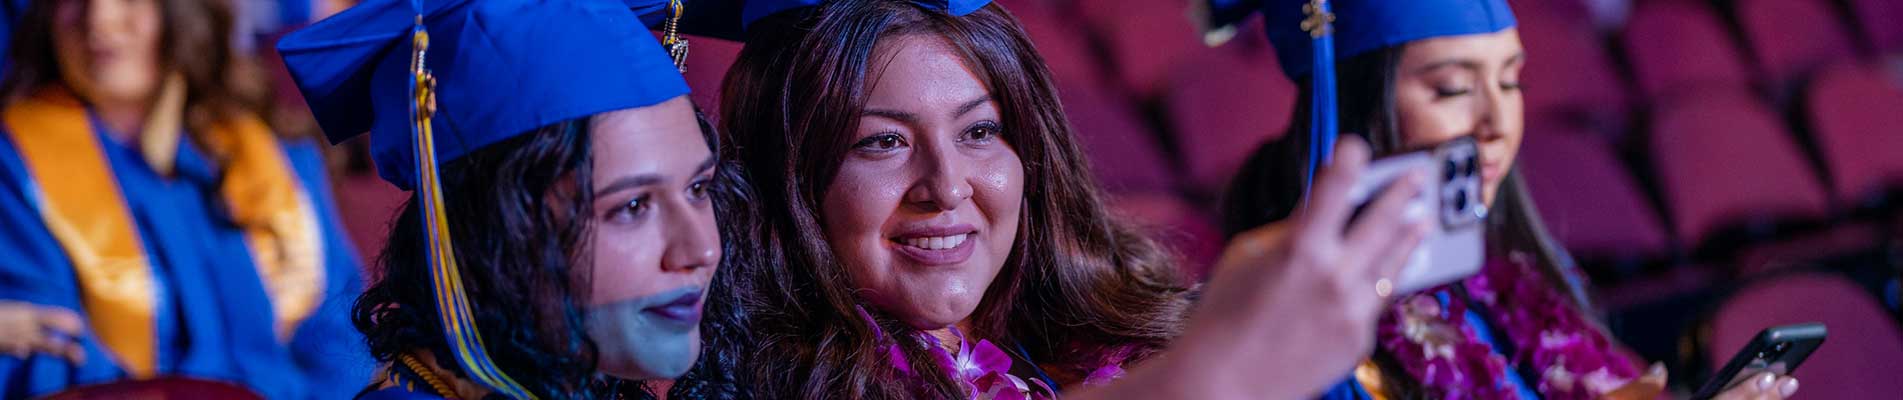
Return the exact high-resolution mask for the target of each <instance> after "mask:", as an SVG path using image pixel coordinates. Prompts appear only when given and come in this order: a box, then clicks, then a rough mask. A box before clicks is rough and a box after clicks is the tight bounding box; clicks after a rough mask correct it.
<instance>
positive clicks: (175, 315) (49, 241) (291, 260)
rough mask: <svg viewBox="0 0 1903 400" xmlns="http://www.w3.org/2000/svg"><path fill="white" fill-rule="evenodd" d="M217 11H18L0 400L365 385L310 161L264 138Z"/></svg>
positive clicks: (323, 394) (189, 3)
mask: <svg viewBox="0 0 1903 400" xmlns="http://www.w3.org/2000/svg"><path fill="white" fill-rule="evenodd" d="M232 20H233V16H232V12H231V8H230V4H228V3H227V2H225V1H200V0H88V1H35V2H33V3H32V4H31V5H30V6H29V7H27V8H26V9H25V13H24V14H23V18H22V20H21V21H20V22H19V24H18V25H17V26H15V27H14V28H15V30H14V32H13V39H14V40H15V41H14V43H13V46H12V47H11V49H10V50H11V51H12V53H11V54H10V57H9V60H10V63H11V65H10V66H9V70H8V72H7V76H6V79H5V84H4V88H3V90H4V95H5V96H6V98H5V106H4V111H0V112H3V113H4V131H5V134H4V135H0V216H4V217H0V219H3V220H5V221H8V223H7V224H6V226H5V227H4V228H0V254H4V256H3V257H0V258H5V259H6V261H4V262H0V299H4V300H5V301H6V302H5V303H0V305H3V306H4V308H0V310H4V311H3V313H4V314H5V315H6V317H4V318H5V320H6V321H9V322H8V323H6V326H7V329H8V332H7V334H6V335H4V336H5V338H4V339H0V340H4V341H6V342H8V345H7V346H6V347H9V350H12V351H11V352H10V353H11V354H9V355H6V356H0V397H7V398H18V397H31V396H40V395H45V394H48V393H51V392H55V391H60V390H62V389H65V388H67V387H69V386H76V385H88V384H96V383H104V382H111V381H121V380H142V379H147V378H153V377H159V376H182V377H190V378H200V379H210V380H219V381H226V382H233V383H237V384H239V385H241V386H244V387H246V388H248V389H250V390H252V391H255V392H257V393H260V394H263V395H265V396H268V397H271V398H336V397H340V396H343V395H346V394H348V393H349V392H350V389H349V388H350V387H352V386H356V385H357V384H359V383H361V382H363V381H364V380H366V379H368V378H369V373H370V362H369V361H370V360H369V358H368V357H365V356H364V351H363V350H362V347H361V346H362V341H361V340H360V336H358V335H356V334H354V333H353V332H352V331H351V329H350V324H349V319H348V314H347V311H348V310H347V307H348V305H349V304H350V300H351V299H352V298H353V297H354V295H355V294H356V293H357V291H358V290H360V287H361V285H362V283H361V279H360V278H359V265H358V261H357V260H358V258H357V257H356V255H355V254H354V251H353V250H352V249H351V248H350V246H349V244H348V243H349V241H348V240H346V239H345V237H344V235H343V233H342V232H343V230H342V228H341V227H340V226H338V224H337V221H336V216H335V210H334V209H333V206H332V204H331V203H330V194H329V193H328V187H329V186H328V184H327V183H326V178H325V176H324V173H323V171H324V168H323V167H324V163H323V160H322V159H321V158H320V157H319V153H318V151H319V149H318V148H317V147H315V146H313V145H312V144H311V143H308V142H304V141H294V140H285V139H282V138H280V137H278V136H277V135H276V134H274V133H273V132H272V130H271V128H270V127H269V126H267V125H266V124H265V123H264V121H265V118H263V117H262V114H263V113H264V109H263V108H262V107H261V104H263V102H262V93H261V91H260V90H259V86H257V85H255V84H254V82H253V81H251V80H250V79H249V78H250V77H251V75H250V74H249V72H250V71H249V69H248V68H249V67H248V66H247V65H246V63H245V62H244V61H245V56H244V55H243V54H241V53H239V52H237V51H235V50H234V49H233V46H232V43H231V38H232V31H231V30H232Z"/></svg>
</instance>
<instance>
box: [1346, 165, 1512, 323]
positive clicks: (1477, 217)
mask: <svg viewBox="0 0 1903 400" xmlns="http://www.w3.org/2000/svg"><path fill="white" fill-rule="evenodd" d="M1417 169H1424V170H1429V171H1431V172H1432V176H1433V179H1432V180H1430V181H1429V183H1428V185H1427V187H1425V188H1423V189H1422V190H1421V192H1420V193H1421V194H1420V195H1419V196H1418V197H1415V198H1414V199H1413V201H1411V202H1410V203H1409V204H1408V210H1407V212H1409V213H1432V214H1433V217H1434V218H1437V220H1438V223H1437V224H1435V225H1434V229H1433V230H1431V231H1430V232H1429V233H1428V234H1427V236H1426V237H1425V238H1423V239H1422V240H1421V244H1420V247H1416V248H1415V249H1414V253H1413V254H1412V255H1410V256H1409V258H1408V262H1407V265H1406V266H1404V267H1401V274H1400V275H1399V276H1398V277H1397V278H1396V279H1395V281H1394V294H1396V295H1400V294H1407V293H1412V292H1415V291H1419V290H1422V289H1426V288H1430V287H1434V286H1439V285H1443V284H1447V283H1450V282H1454V281H1457V280H1460V279H1462V278H1466V277H1468V276H1472V275H1473V274H1475V273H1477V272H1480V267H1481V266H1482V265H1484V263H1485V262H1486V232H1485V225H1486V224H1485V222H1486V219H1487V206H1486V205H1485V204H1484V203H1482V201H1481V199H1482V196H1481V192H1480V191H1481V190H1482V185H1481V180H1480V148H1479V147H1478V146H1477V145H1476V144H1475V143H1474V140H1473V138H1471V137H1460V138H1457V139H1454V140H1451V141H1448V142H1447V143H1443V144H1441V145H1439V146H1436V147H1435V148H1434V149H1432V150H1426V151H1418V152H1412V153H1404V154H1400V155H1394V156H1389V157H1386V158H1382V159H1379V160H1375V161H1374V162H1373V163H1372V164H1369V165H1368V169H1367V170H1366V172H1364V173H1363V174H1362V175H1361V179H1360V180H1359V181H1357V182H1356V184H1355V187H1354V189H1353V190H1351V191H1349V194H1348V196H1349V199H1350V201H1351V202H1353V203H1354V204H1355V207H1356V215H1359V214H1360V208H1361V207H1364V206H1366V204H1367V202H1368V199H1369V197H1372V196H1374V194H1375V193H1380V192H1381V189H1383V188H1386V187H1387V186H1388V185H1391V184H1393V182H1394V181H1395V180H1396V179H1399V178H1400V177H1401V176H1402V175H1404V174H1406V173H1407V172H1408V171H1412V170H1417Z"/></svg>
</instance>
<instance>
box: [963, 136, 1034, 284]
mask: <svg viewBox="0 0 1903 400" xmlns="http://www.w3.org/2000/svg"><path fill="white" fill-rule="evenodd" d="M972 188H973V191H974V192H975V193H974V195H975V197H977V202H978V205H979V211H980V212H982V213H984V214H985V218H986V222H987V223H988V224H989V225H991V234H990V235H989V236H990V238H989V239H991V240H990V241H989V243H988V245H989V246H990V247H991V252H992V254H993V255H994V256H995V257H997V260H996V263H997V264H999V266H1002V265H1003V263H1004V258H1005V257H1006V256H1008V255H1009V253H1010V252H1011V246H1012V244H1013V243H1015V242H1016V239H1017V233H1018V224H1019V218H1020V215H1019V214H1021V212H1022V210H1023V209H1024V163H1023V162H1022V161H1020V160H1019V159H1018V156H1017V153H1016V152H1011V151H1005V152H1003V153H1002V154H1000V155H998V156H996V157H993V158H991V159H989V160H986V161H985V162H984V165H983V167H982V168H980V169H979V170H978V174H977V175H976V176H975V179H974V182H972Z"/></svg>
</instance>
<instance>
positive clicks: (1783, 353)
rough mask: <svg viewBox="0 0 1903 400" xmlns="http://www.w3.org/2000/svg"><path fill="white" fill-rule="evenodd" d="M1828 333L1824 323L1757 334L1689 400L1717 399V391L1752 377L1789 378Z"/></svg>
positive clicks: (1805, 324) (1799, 325)
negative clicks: (1767, 375)
mask: <svg viewBox="0 0 1903 400" xmlns="http://www.w3.org/2000/svg"><path fill="white" fill-rule="evenodd" d="M1827 333H1829V332H1828V331H1826V330H1825V329H1824V324H1821V323H1816V322H1811V323H1804V324H1796V325H1785V326H1778V327H1772V328H1768V329H1765V330H1764V331H1762V332H1758V336H1757V337H1756V338H1752V339H1751V342H1750V343H1745V345H1744V348H1742V349H1739V350H1738V354H1736V355H1733V356H1731V361H1730V362H1726V363H1725V366H1724V368H1720V369H1718V372H1717V373H1715V374H1712V379H1711V380H1708V381H1705V386H1703V387H1701V388H1699V389H1698V394H1695V395H1692V399H1695V400H1702V399H1709V398H1712V396H1717V395H1718V393H1719V392H1723V391H1724V390H1725V389H1729V388H1731V387H1732V386H1737V385H1738V384H1739V383H1742V382H1744V381H1745V380H1748V379H1751V377H1755V376H1758V375H1759V374H1762V373H1765V372H1770V373H1774V374H1778V375H1790V374H1791V373H1792V372H1797V365H1798V364H1803V363H1804V359H1805V358H1809V357H1810V355H1811V353H1813V352H1816V351H1817V348H1818V347H1822V346H1823V345H1824V336H1825V334H1827Z"/></svg>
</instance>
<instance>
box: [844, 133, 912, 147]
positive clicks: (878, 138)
mask: <svg viewBox="0 0 1903 400" xmlns="http://www.w3.org/2000/svg"><path fill="white" fill-rule="evenodd" d="M903 146H905V138H902V137H899V135H898V134H896V133H881V134H877V135H872V136H870V137H867V138H865V139H860V140H859V143H853V145H852V148H854V149H859V150H866V151H875V152H884V151H892V150H893V149H897V148H899V147H903Z"/></svg>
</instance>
